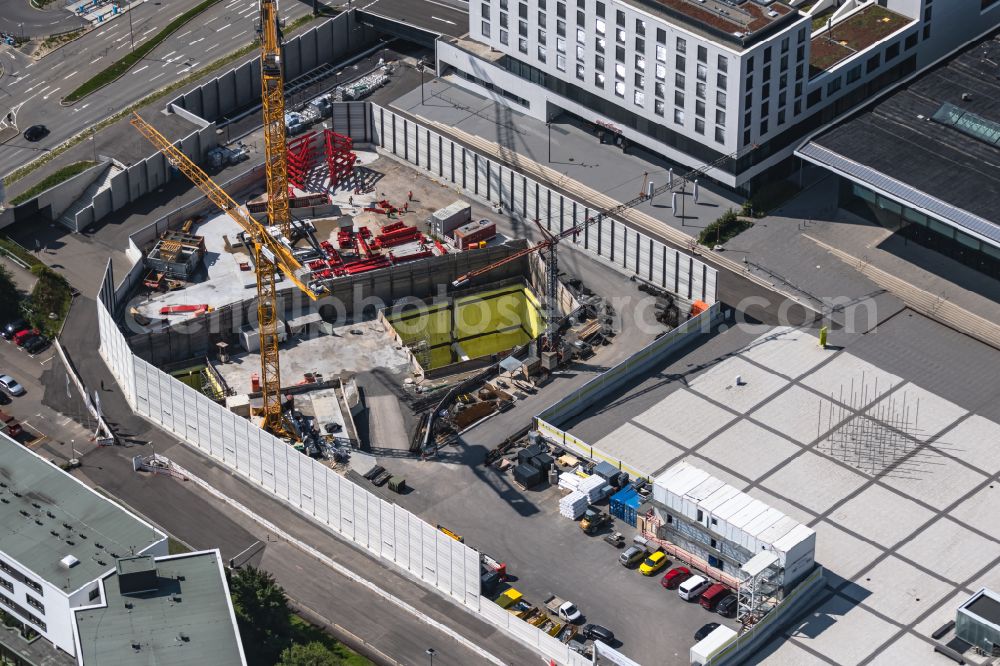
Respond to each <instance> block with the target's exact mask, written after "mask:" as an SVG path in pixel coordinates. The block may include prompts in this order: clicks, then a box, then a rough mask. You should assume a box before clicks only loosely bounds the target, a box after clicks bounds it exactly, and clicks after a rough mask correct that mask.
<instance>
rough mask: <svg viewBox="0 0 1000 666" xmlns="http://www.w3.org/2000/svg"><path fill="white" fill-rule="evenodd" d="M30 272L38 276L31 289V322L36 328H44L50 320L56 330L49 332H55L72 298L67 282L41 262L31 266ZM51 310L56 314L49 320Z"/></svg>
mask: <svg viewBox="0 0 1000 666" xmlns="http://www.w3.org/2000/svg"><path fill="white" fill-rule="evenodd" d="M31 272H32V273H34V274H35V276H36V277H37V278H38V281H37V282H35V288H34V289H32V290H31V310H32V313H33V316H32V323H34V324H35V326H37V327H38V328H44V327H46V326H49V325H50V322H52V324H51V325H52V326H54V327H55V328H56V330H55V331H51V332H53V333H55V332H56V331H58V325H59V324H61V322H62V320H63V317H65V316H66V312H67V310H68V309H69V304H70V301H71V300H72V299H73V294H72V292H71V290H70V287H69V282H67V281H66V278H64V277H63V276H62V275H60V274H59V273H57V272H55V271H54V270H52V269H51V268H49V267H48V266H45V265H43V264H40V265H38V266H33V267H32V268H31ZM53 312H54V313H55V314H56V318H55V319H54V320H50V319H49V314H50V313H53Z"/></svg>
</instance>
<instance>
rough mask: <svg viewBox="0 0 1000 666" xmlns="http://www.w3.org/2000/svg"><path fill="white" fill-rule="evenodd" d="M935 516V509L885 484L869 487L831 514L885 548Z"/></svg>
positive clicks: (843, 524)
mask: <svg viewBox="0 0 1000 666" xmlns="http://www.w3.org/2000/svg"><path fill="white" fill-rule="evenodd" d="M876 507H877V510H876ZM932 518H934V513H933V512H931V511H929V510H928V509H925V508H924V507H922V506H920V505H919V504H917V503H916V502H913V501H911V500H908V499H906V498H905V497H901V496H900V495H898V494H896V493H894V492H892V491H890V490H887V489H885V488H883V487H881V486H871V487H869V488H865V489H864V490H863V491H862V492H861V494H859V495H858V496H857V497H854V498H853V499H851V500H849V501H847V502H846V503H844V504H843V505H841V506H839V507H837V508H836V509H835V510H834V511H833V512H832V513H831V514H830V516H829V520H831V521H833V522H834V523H836V524H837V525H839V526H841V527H844V528H846V529H849V530H851V531H852V532H856V533H858V534H860V535H861V536H863V537H865V538H867V539H871V540H872V541H874V542H876V543H878V544H880V545H881V546H883V547H885V548H890V547H892V546H893V545H894V544H896V543H899V542H900V541H901V540H903V539H906V538H908V537H909V536H910V535H911V534H912V533H913V531H914V530H916V529H917V528H918V527H920V526H921V525H923V524H924V523H926V522H928V521H929V520H931V519H932Z"/></svg>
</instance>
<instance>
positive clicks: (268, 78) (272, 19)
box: [257, 0, 292, 239]
mask: <svg viewBox="0 0 1000 666" xmlns="http://www.w3.org/2000/svg"><path fill="white" fill-rule="evenodd" d="M257 32H258V34H259V35H260V83H261V95H260V99H261V108H262V110H263V115H264V168H265V170H266V172H267V219H268V220H269V221H270V223H271V225H273V226H276V227H278V228H279V229H281V233H282V234H283V235H284V236H285V238H288V239H291V225H292V216H291V213H290V212H289V210H288V150H287V146H286V145H285V75H284V66H283V64H282V61H281V24H280V19H279V18H278V0H260V23H259V25H258V26H257Z"/></svg>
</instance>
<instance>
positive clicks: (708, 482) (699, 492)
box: [685, 476, 726, 508]
mask: <svg viewBox="0 0 1000 666" xmlns="http://www.w3.org/2000/svg"><path fill="white" fill-rule="evenodd" d="M724 485H726V482H725V481H723V480H722V479H716V478H714V477H711V476H710V477H708V478H707V479H705V480H704V481H702V482H701V483H699V484H698V485H697V486H695V487H694V488H692V489H691V490H689V491H687V493H686V494H685V498H686V499H689V500H691V501H692V502H697V503H698V506H702V503H703V502H704V501H705V498H706V497H709V496H711V495H712V494H713V493H714V492H715V491H717V490H718V489H719V488H721V487H722V486H724ZM702 508H704V507H702Z"/></svg>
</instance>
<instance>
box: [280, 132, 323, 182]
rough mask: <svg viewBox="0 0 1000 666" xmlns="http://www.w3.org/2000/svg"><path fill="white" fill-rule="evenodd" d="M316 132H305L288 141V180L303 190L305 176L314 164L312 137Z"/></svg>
mask: <svg viewBox="0 0 1000 666" xmlns="http://www.w3.org/2000/svg"><path fill="white" fill-rule="evenodd" d="M315 136H316V132H306V133H305V134H303V135H302V136H300V137H298V138H297V139H292V140H291V141H289V142H288V151H287V155H288V182H289V183H290V184H292V185H294V186H295V187H297V188H299V189H300V190H305V189H306V188H305V182H306V176H307V175H308V174H309V172H310V171H311V170H312V168H313V167H314V166H315V165H316V155H315V150H314V149H313V138H314V137H315Z"/></svg>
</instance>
